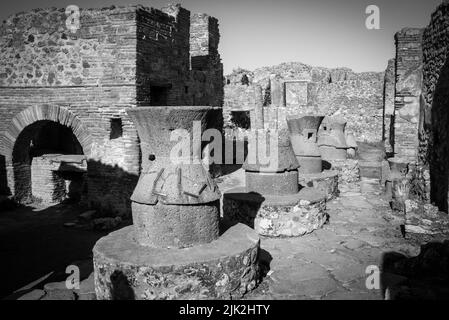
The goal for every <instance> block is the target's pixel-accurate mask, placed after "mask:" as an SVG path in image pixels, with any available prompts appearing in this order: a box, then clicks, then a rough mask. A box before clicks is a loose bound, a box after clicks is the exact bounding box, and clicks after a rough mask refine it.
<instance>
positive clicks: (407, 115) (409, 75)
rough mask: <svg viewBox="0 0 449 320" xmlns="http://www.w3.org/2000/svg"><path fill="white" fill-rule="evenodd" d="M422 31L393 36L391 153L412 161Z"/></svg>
mask: <svg viewBox="0 0 449 320" xmlns="http://www.w3.org/2000/svg"><path fill="white" fill-rule="evenodd" d="M422 35H423V29H419V28H405V29H402V30H401V31H399V32H398V33H396V35H395V43H396V59H395V61H396V66H395V73H396V86H395V102H394V104H395V124H394V146H393V147H394V153H395V155H396V156H398V157H401V158H404V159H407V160H409V161H410V162H414V161H416V158H417V150H418V144H419V142H418V122H419V99H420V94H421V87H422Z"/></svg>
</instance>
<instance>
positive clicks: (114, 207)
mask: <svg viewBox="0 0 449 320" xmlns="http://www.w3.org/2000/svg"><path fill="white" fill-rule="evenodd" d="M199 16H201V17H202V18H201V19H199V18H198V17H199ZM205 17H206V18H205ZM65 20H66V16H65V10H64V9H54V8H53V9H36V10H32V11H30V12H26V13H20V14H17V15H14V16H11V17H10V18H8V19H7V20H6V22H5V23H3V25H2V26H1V27H0V155H1V157H2V159H4V160H3V162H4V164H3V166H4V167H5V168H0V174H1V175H2V177H0V180H1V181H7V185H5V183H2V188H3V190H2V192H3V193H5V192H10V193H13V194H15V193H17V194H16V196H18V198H22V197H23V198H27V197H28V196H27V195H29V190H30V187H29V186H28V185H29V181H31V178H30V177H31V173H30V170H31V168H30V164H31V163H30V161H29V159H27V158H21V159H19V158H17V159H16V161H14V159H13V149H20V150H22V151H23V152H24V153H26V152H27V150H28V149H29V143H30V141H31V140H32V137H31V136H32V135H31V136H30V137H26V138H24V137H23V135H21V131H22V130H23V129H25V128H26V127H28V126H29V125H32V124H33V123H34V122H40V121H43V120H51V121H56V122H61V123H62V122H64V123H62V124H64V125H67V126H68V127H70V128H71V129H72V130H73V132H74V134H75V136H76V137H77V138H78V140H80V141H79V142H80V143H81V145H82V146H83V152H84V154H85V155H86V156H88V173H87V182H88V183H87V189H88V198H87V199H86V203H88V204H89V205H90V206H94V207H103V208H104V209H106V210H109V211H112V212H116V213H120V214H123V213H129V208H130V206H129V197H130V194H131V192H132V190H133V188H134V186H135V184H136V182H137V178H138V174H139V171H140V150H139V139H138V136H137V132H136V130H135V128H134V125H133V123H132V122H131V120H130V118H129V117H128V116H127V114H126V109H127V108H130V107H131V108H132V107H138V106H140V105H155V104H156V102H157V101H163V102H164V103H163V105H193V104H202V105H214V106H221V105H222V100H223V88H222V87H223V79H222V77H223V76H222V64H221V61H220V56H219V54H218V49H217V48H218V40H219V33H218V22H217V20H216V19H214V18H212V17H209V16H207V15H198V16H196V15H192V16H191V15H190V12H189V11H188V10H185V9H183V8H181V7H180V6H178V5H169V6H167V7H165V8H163V9H162V10H156V9H153V8H147V7H143V6H128V7H110V8H103V9H81V10H80V29H79V30H78V31H77V32H76V33H71V32H70V31H69V30H67V28H66V26H65ZM191 21H193V24H194V25H201V27H202V28H206V30H207V31H206V32H203V33H202V34H201V35H198V34H196V33H195V32H193V33H191ZM203 37H208V39H209V41H208V42H207V43H204V42H202V41H201V39H202V38H203ZM192 41H193V42H195V41H196V42H197V48H198V50H199V51H200V52H202V53H207V58H206V59H205V61H206V62H205V64H204V65H203V68H202V70H191V66H190V65H191V63H190V60H191V58H193V57H194V56H195V55H196V54H198V52H192V57H191V52H190V51H191V44H190V43H191V42H192ZM49 110H51V111H49ZM58 115H59V116H58ZM113 119H120V122H119V123H121V126H122V128H121V135H119V136H117V137H116V136H114V137H112V136H113V135H111V130H112V129H113V126H112V125H111V123H112V122H114V120H113ZM17 141H21V144H20V145H17V144H16V142H17ZM5 175H6V179H5V177H4V176H5ZM21 177H25V178H23V181H22V178H21ZM19 190H20V191H19ZM19 193H23V195H21V194H19Z"/></svg>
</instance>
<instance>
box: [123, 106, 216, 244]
mask: <svg viewBox="0 0 449 320" xmlns="http://www.w3.org/2000/svg"><path fill="white" fill-rule="evenodd" d="M217 112H221V109H218V108H212V107H137V108H133V109H129V110H128V114H129V115H130V117H131V119H132V120H133V122H134V124H135V126H136V129H137V132H138V135H139V138H140V144H141V150H142V172H141V175H140V178H139V181H138V183H137V186H136V188H135V189H134V193H133V195H132V196H131V201H132V215H133V223H134V227H135V230H136V233H135V238H136V241H137V242H138V243H140V244H141V245H146V246H153V247H188V246H192V245H195V244H201V243H207V242H210V241H213V240H214V239H216V238H217V237H218V232H219V230H218V222H219V207H220V206H219V202H220V196H221V194H220V191H219V190H218V187H217V185H216V184H215V182H214V181H213V179H212V178H211V176H210V175H209V173H208V172H207V170H206V169H205V168H204V166H203V164H202V163H201V161H200V156H201V132H203V131H204V130H205V129H207V127H208V120H209V119H211V118H213V117H214V116H215V114H216V113H217ZM192 138H193V139H192ZM178 151H179V152H178Z"/></svg>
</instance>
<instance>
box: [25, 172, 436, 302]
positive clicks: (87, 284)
mask: <svg viewBox="0 0 449 320" xmlns="http://www.w3.org/2000/svg"><path fill="white" fill-rule="evenodd" d="M218 182H219V187H220V190H221V191H222V192H224V191H226V190H228V189H230V188H233V187H235V186H239V185H243V183H244V173H243V171H242V170H241V169H240V170H238V171H235V172H233V173H232V174H228V175H226V176H224V177H222V178H219V179H218ZM340 191H341V194H340V197H338V198H337V199H335V200H332V201H330V202H328V203H327V210H328V214H329V221H328V223H327V224H326V225H325V226H324V227H323V228H322V229H320V230H316V231H314V232H313V233H311V234H309V235H306V236H303V237H299V238H264V237H263V238H262V240H261V248H262V250H261V259H262V262H263V264H264V265H265V266H266V267H267V270H266V271H267V275H266V276H265V278H264V280H263V282H262V283H261V285H260V286H259V287H258V288H257V289H256V290H255V291H253V292H252V293H251V294H249V295H247V296H246V298H247V299H323V300H327V299H331V300H332V299H344V300H346V299H357V300H363V299H384V292H383V290H382V288H384V287H386V286H388V285H389V284H391V283H394V282H395V281H396V282H397V281H400V280H402V279H403V278H402V277H401V276H398V275H393V274H390V275H389V274H383V275H382V277H381V281H380V282H381V284H380V288H377V289H376V288H375V289H368V288H367V286H366V280H367V277H368V274H367V273H366V270H367V268H368V267H369V266H377V267H378V268H379V269H380V270H382V267H383V264H384V262H385V259H388V256H389V255H392V256H394V255H397V254H402V255H405V256H407V257H411V256H416V255H418V254H419V249H420V244H422V243H423V242H425V241H429V240H432V239H424V240H423V239H416V238H410V237H408V238H404V237H403V235H402V233H401V229H400V227H399V224H398V223H397V221H396V220H395V217H394V216H393V215H392V211H391V209H390V208H389V205H388V202H387V201H386V200H385V199H384V198H383V195H382V192H381V189H380V186H379V182H378V180H375V179H362V181H361V182H360V183H356V184H351V185H340ZM97 236H98V235H97ZM86 262H89V263H90V261H87V260H86ZM59 281H60V280H59ZM61 283H62V282H61ZM61 283H60V284H61ZM60 289H61V286H60V285H58V284H57V283H56V284H55V283H52V284H47V285H45V286H43V287H41V288H38V289H37V290H33V291H30V292H28V293H27V294H26V295H24V296H22V297H21V299H34V300H37V299H92V298H94V296H93V294H92V291H93V284H92V277H89V278H88V279H86V280H84V281H83V282H82V288H81V292H71V293H70V292H65V291H64V290H60Z"/></svg>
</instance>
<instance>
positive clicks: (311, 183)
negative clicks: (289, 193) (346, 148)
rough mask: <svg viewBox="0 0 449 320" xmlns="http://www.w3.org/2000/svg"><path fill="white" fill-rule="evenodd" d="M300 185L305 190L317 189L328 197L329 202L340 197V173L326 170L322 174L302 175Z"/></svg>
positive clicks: (300, 175) (299, 179) (299, 178)
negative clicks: (307, 188)
mask: <svg viewBox="0 0 449 320" xmlns="http://www.w3.org/2000/svg"><path fill="white" fill-rule="evenodd" d="M298 182H299V185H300V186H302V187H303V188H306V187H309V188H315V189H318V190H320V191H321V192H323V193H324V194H325V195H326V199H327V200H332V199H335V198H336V197H338V195H339V191H338V172H337V171H333V170H326V171H323V172H320V173H300V174H299V177H298Z"/></svg>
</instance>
